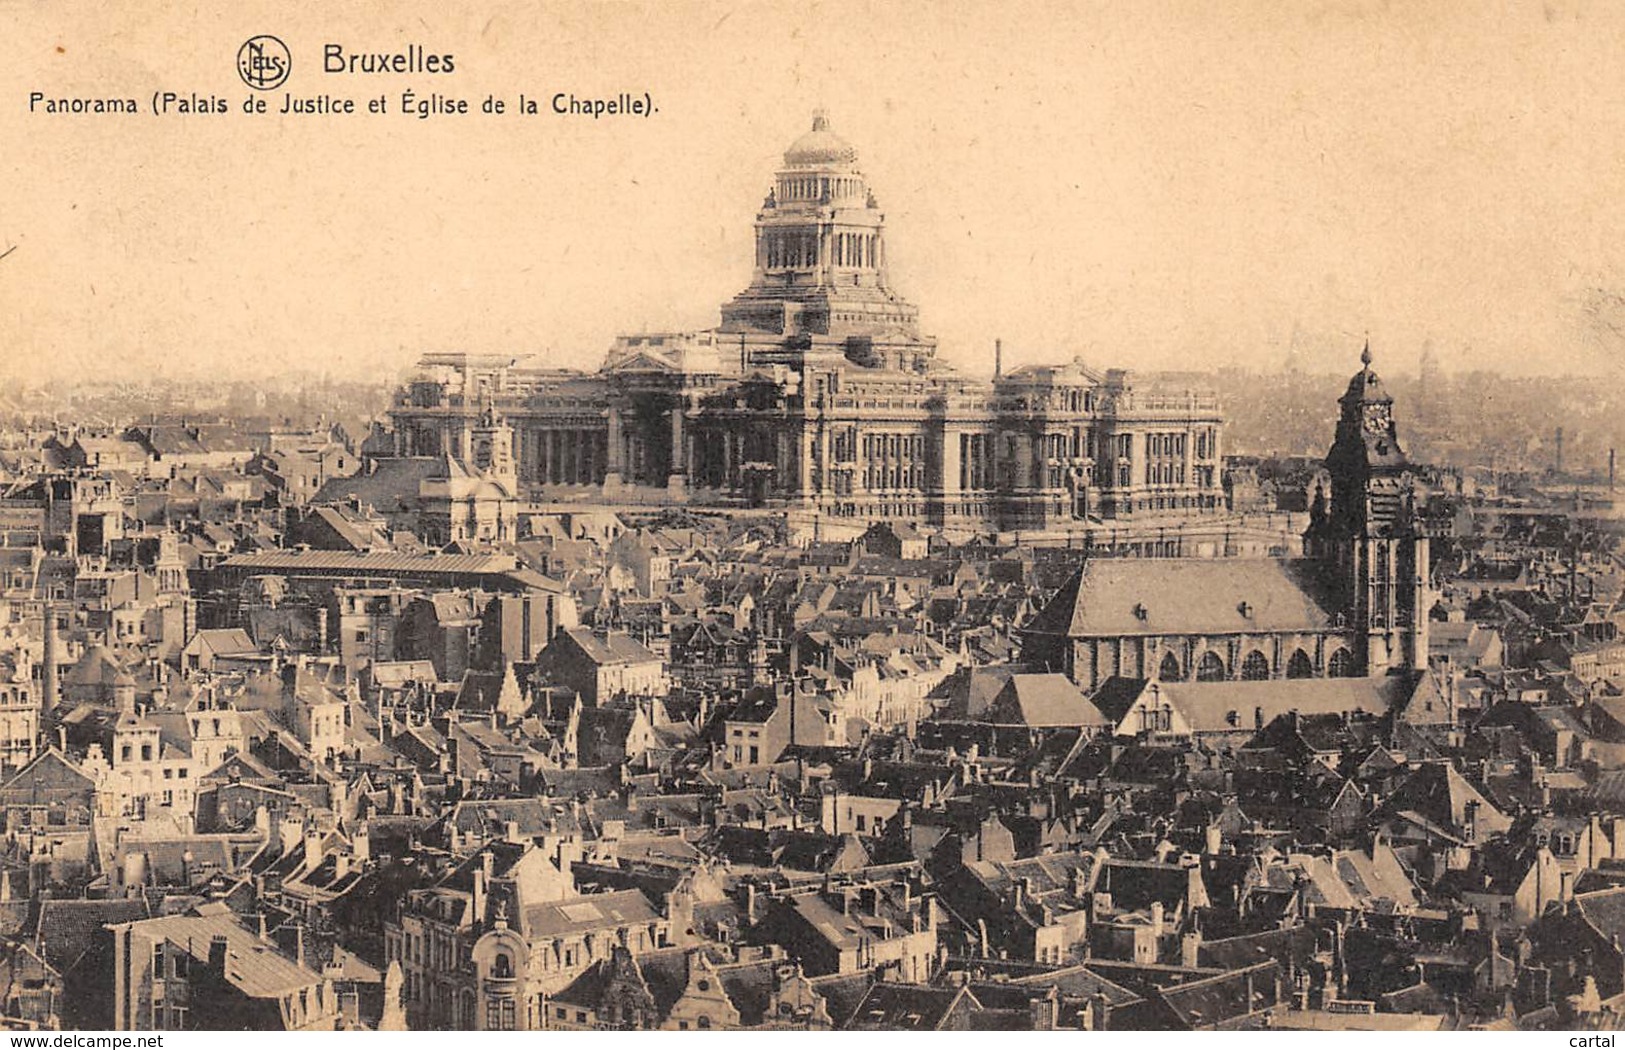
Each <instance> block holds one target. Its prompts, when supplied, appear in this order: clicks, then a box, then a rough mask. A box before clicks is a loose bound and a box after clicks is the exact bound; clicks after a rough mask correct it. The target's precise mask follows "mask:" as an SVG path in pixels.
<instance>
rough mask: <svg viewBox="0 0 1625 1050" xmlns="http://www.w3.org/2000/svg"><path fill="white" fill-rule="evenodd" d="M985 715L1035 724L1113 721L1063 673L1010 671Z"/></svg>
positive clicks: (1001, 720) (1005, 721)
mask: <svg viewBox="0 0 1625 1050" xmlns="http://www.w3.org/2000/svg"><path fill="white" fill-rule="evenodd" d="M983 719H984V720H985V721H988V722H993V723H995V724H1006V725H1025V726H1030V727H1033V728H1039V727H1053V726H1106V725H1108V724H1110V723H1108V721H1107V718H1106V716H1105V715H1104V714H1102V713H1101V711H1100V709H1099V708H1098V707H1096V706H1095V705H1094V704H1093V703H1091V702H1090V701H1089V698H1088V697H1086V696H1084V695H1083V691H1082V690H1080V689H1079V688H1078V687H1077V685H1076V684H1074V683H1073V681H1072V680H1071V679H1070V678H1068V677H1067V676H1066V675H1064V674H1015V675H1011V676H1010V679H1009V681H1007V682H1006V683H1005V684H1004V688H1003V689H1001V690H1000V691H999V695H998V698H997V699H996V700H995V701H994V702H993V705H992V707H991V708H990V709H989V711H988V712H987V713H986V714H985V715H984V716H983Z"/></svg>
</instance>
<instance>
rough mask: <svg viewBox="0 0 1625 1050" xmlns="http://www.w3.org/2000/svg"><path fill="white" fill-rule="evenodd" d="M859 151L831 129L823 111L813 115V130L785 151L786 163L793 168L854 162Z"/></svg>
mask: <svg viewBox="0 0 1625 1050" xmlns="http://www.w3.org/2000/svg"><path fill="white" fill-rule="evenodd" d="M857 159H858V151H857V150H856V149H854V148H853V147H852V144H851V143H850V142H848V141H846V140H845V139H843V138H841V136H839V135H837V134H835V132H833V131H831V130H829V120H828V119H827V118H826V117H825V116H824V114H823V113H816V114H814V115H813V124H812V130H811V131H809V132H807V133H806V134H805V135H803V136H801V137H800V138H799V139H796V140H795V142H793V143H791V145H790V148H789V149H787V150H785V151H784V163H785V166H786V167H791V168H810V167H816V166H819V165H824V164H853V163H856V162H857Z"/></svg>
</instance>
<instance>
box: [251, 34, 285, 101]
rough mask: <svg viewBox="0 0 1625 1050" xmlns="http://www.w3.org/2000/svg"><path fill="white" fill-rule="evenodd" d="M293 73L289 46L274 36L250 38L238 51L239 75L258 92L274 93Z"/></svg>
mask: <svg viewBox="0 0 1625 1050" xmlns="http://www.w3.org/2000/svg"><path fill="white" fill-rule="evenodd" d="M292 71H293V56H292V55H290V54H288V45H286V44H284V43H283V42H282V41H280V40H278V39H277V38H276V37H274V36H266V35H263V34H262V35H260V36H254V37H249V38H248V40H247V41H246V42H245V43H244V44H243V46H242V47H240V48H238V49H237V75H238V76H240V77H242V78H243V83H245V84H247V85H248V86H249V87H251V88H254V89H255V90H256V91H274V90H275V89H277V88H279V87H281V86H282V82H283V81H285V80H287V79H288V74H289V73H291V72H292Z"/></svg>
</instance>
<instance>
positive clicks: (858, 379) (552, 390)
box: [390, 114, 1226, 554]
mask: <svg viewBox="0 0 1625 1050" xmlns="http://www.w3.org/2000/svg"><path fill="white" fill-rule="evenodd" d="M754 249H755V250H754V256H753V258H752V260H751V277H750V281H749V284H748V285H747V286H746V287H745V288H744V290H742V291H741V292H739V294H738V295H736V296H734V298H733V299H732V300H730V301H729V302H727V303H725V304H723V306H722V308H721V317H720V323H719V324H718V325H717V327H715V328H713V329H708V330H704V331H698V332H672V333H664V334H652V335H631V336H623V337H621V338H619V339H618V340H616V342H615V345H614V346H613V348H611V350H610V351H609V354H608V356H607V358H606V359H605V361H604V363H603V365H602V367H601V368H599V369H598V370H597V371H595V372H582V371H575V370H570V369H563V368H558V367H555V366H553V365H551V364H550V363H548V362H546V361H538V360H536V359H535V358H534V357H516V356H506V355H490V354H484V355H482V354H472V353H463V352H449V353H430V354H427V355H425V356H424V357H423V358H422V360H421V361H420V363H419V366H418V373H417V375H416V376H415V377H414V378H413V379H412V380H411V381H410V382H409V384H408V385H407V386H406V388H405V389H404V390H402V391H400V392H399V394H398V395H397V397H396V399H395V403H394V405H393V408H392V409H391V413H390V414H391V418H392V421H393V430H394V448H393V452H394V454H395V455H396V456H397V457H441V456H446V455H450V456H454V457H456V458H458V459H460V460H462V461H463V462H465V463H466V464H468V466H469V467H470V468H472V469H473V470H474V471H477V472H485V473H490V472H493V471H497V470H500V471H501V472H502V473H503V474H511V481H512V483H513V484H514V485H515V486H516V490H517V491H516V493H515V494H516V495H519V496H522V497H525V498H530V499H569V500H599V501H603V502H635V503H640V504H648V503H657V502H673V503H679V502H680V503H692V504H696V505H708V506H719V507H762V508H782V509H785V510H796V511H801V512H810V513H812V514H814V515H817V516H819V517H820V518H824V519H830V520H845V521H849V522H852V523H855V524H856V525H857V528H858V531H861V529H862V525H863V524H864V523H867V522H870V521H882V520H896V521H908V522H915V523H919V524H925V525H931V526H936V527H940V528H945V529H959V530H971V531H987V530H989V529H993V530H1059V531H1064V530H1067V529H1069V528H1070V529H1074V530H1075V529H1078V528H1080V527H1081V528H1085V529H1087V528H1088V526H1089V523H1095V524H1096V525H1102V524H1104V525H1106V526H1107V527H1113V526H1118V527H1123V528H1125V529H1134V528H1138V529H1139V531H1140V532H1141V533H1142V534H1144V535H1151V536H1155V535H1157V526H1158V525H1163V524H1172V525H1175V526H1177V525H1178V524H1179V523H1182V522H1183V523H1189V522H1193V521H1204V520H1206V521H1213V520H1215V519H1218V518H1221V517H1224V516H1225V515H1226V508H1225V500H1224V492H1223V489H1222V479H1221V478H1220V465H1221V463H1222V454H1221V450H1220V442H1219V430H1220V424H1221V422H1222V419H1221V416H1220V413H1219V407H1218V403H1217V400H1216V399H1215V398H1214V396H1213V395H1212V394H1210V393H1203V392H1198V391H1191V390H1158V389H1152V388H1150V387H1148V386H1141V385H1139V384H1137V383H1136V381H1135V378H1134V376H1132V375H1131V374H1130V373H1129V372H1127V371H1124V370H1122V369H1106V370H1104V371H1102V370H1097V369H1095V368H1093V367H1090V366H1089V365H1086V364H1084V363H1083V362H1081V361H1079V360H1076V359H1073V360H1070V361H1063V362H1061V363H1058V364H1053V365H1035V366H1027V367H1022V368H1017V369H1012V370H1010V371H1008V372H1007V371H1005V370H1004V369H1003V368H1002V361H1001V357H1002V353H1001V352H1000V350H999V349H998V348H997V347H996V348H995V352H994V361H993V365H994V369H993V371H994V375H993V377H992V378H991V380H990V379H988V378H985V377H979V376H967V375H964V374H961V373H959V372H958V371H957V370H955V369H954V368H953V367H951V366H950V365H948V364H947V363H946V362H944V361H942V360H941V359H939V357H938V356H937V343H936V340H935V339H934V338H933V337H931V336H929V335H925V334H922V332H921V330H920V325H919V310H918V308H917V307H915V306H914V305H913V304H912V303H910V302H909V301H908V300H906V299H905V298H904V297H903V296H902V295H901V294H899V292H898V291H897V290H896V289H895V288H894V287H893V284H892V278H891V272H890V268H889V265H888V257H887V248H886V222H885V213H884V212H883V211H882V209H881V206H880V203H879V201H878V200H877V198H876V195H875V192H874V190H873V189H872V188H871V187H870V185H869V182H868V180H867V179H866V178H865V177H864V174H863V172H862V169H861V168H860V166H859V164H858V154H857V151H856V150H855V149H854V148H853V147H852V146H851V145H850V144H849V143H848V142H847V141H846V140H845V139H843V138H841V137H840V136H839V135H837V134H836V133H835V132H834V131H832V130H831V129H830V126H829V122H828V120H827V119H826V118H825V117H824V116H823V115H821V114H820V115H818V116H816V117H815V118H814V120H813V123H812V128H811V130H809V131H808V132H806V133H805V134H803V135H802V136H801V137H800V138H798V139H796V140H795V141H794V142H793V143H792V144H791V145H790V147H789V149H788V150H786V151H785V153H784V159H783V165H782V167H781V169H780V170H779V171H778V173H777V175H776V177H775V179H774V181H773V184H772V186H771V188H770V189H769V190H768V192H767V195H766V198H765V199H764V200H763V201H762V205H761V208H760V210H759V211H758V212H757V215H756V220H755V236H754ZM1170 531H1173V530H1170ZM1165 545H1166V546H1167V547H1168V548H1169V549H1165V550H1155V551H1151V550H1148V551H1146V553H1161V554H1174V553H1183V551H1181V550H1179V549H1178V541H1176V540H1168V541H1166V544H1165Z"/></svg>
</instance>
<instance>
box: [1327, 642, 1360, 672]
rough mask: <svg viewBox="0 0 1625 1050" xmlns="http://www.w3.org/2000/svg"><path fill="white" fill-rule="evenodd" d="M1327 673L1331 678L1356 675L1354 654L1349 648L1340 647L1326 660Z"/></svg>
mask: <svg viewBox="0 0 1625 1050" xmlns="http://www.w3.org/2000/svg"><path fill="white" fill-rule="evenodd" d="M1326 675H1327V677H1329V678H1352V677H1354V654H1353V653H1351V652H1349V651H1348V650H1347V649H1339V650H1337V651H1336V652H1334V653H1333V654H1332V658H1331V659H1330V660H1327V661H1326Z"/></svg>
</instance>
